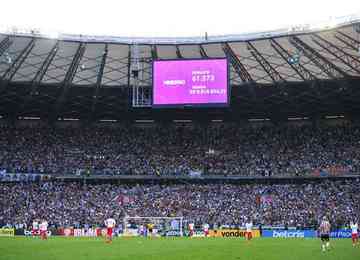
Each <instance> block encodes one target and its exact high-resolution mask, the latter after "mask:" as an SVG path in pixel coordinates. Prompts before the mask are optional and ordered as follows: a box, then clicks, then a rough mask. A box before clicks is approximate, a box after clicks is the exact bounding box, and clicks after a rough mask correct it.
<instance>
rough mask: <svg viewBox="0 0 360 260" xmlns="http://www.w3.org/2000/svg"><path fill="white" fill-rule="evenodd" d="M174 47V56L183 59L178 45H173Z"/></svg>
mask: <svg viewBox="0 0 360 260" xmlns="http://www.w3.org/2000/svg"><path fill="white" fill-rule="evenodd" d="M175 47H176V56H177V57H178V59H183V58H184V57H183V56H182V55H181V51H180V48H179V45H175Z"/></svg>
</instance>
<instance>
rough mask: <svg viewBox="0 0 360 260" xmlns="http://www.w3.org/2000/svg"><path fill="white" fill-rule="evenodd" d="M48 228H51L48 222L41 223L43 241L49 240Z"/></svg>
mask: <svg viewBox="0 0 360 260" xmlns="http://www.w3.org/2000/svg"><path fill="white" fill-rule="evenodd" d="M48 226H49V224H48V223H47V221H46V220H45V219H44V220H43V221H42V222H41V223H40V238H41V239H42V240H46V239H47V229H48Z"/></svg>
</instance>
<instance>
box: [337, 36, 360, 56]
mask: <svg viewBox="0 0 360 260" xmlns="http://www.w3.org/2000/svg"><path fill="white" fill-rule="evenodd" d="M335 38H336V39H338V40H339V41H341V42H342V43H344V44H345V45H346V46H348V47H349V48H351V49H353V50H354V51H359V48H356V46H359V47H360V42H359V41H357V40H355V39H354V38H352V37H351V36H349V35H347V34H346V33H343V32H340V31H336V33H335Z"/></svg>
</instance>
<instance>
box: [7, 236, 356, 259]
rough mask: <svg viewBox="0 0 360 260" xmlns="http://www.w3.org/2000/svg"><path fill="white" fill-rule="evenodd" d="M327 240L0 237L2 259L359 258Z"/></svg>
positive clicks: (346, 244) (344, 242) (347, 243)
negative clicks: (326, 246)
mask: <svg viewBox="0 0 360 260" xmlns="http://www.w3.org/2000/svg"><path fill="white" fill-rule="evenodd" d="M331 243H332V249H331V250H330V251H328V252H321V250H320V241H319V240H318V239H279V238H276V239H272V238H258V239H254V240H252V241H251V242H250V243H247V242H246V241H244V239H239V238H208V239H205V238H193V239H189V238H154V239H146V238H116V239H114V241H113V243H112V244H106V243H104V241H103V240H102V239H99V238H65V237H51V238H50V239H49V240H47V241H41V240H39V239H34V238H31V237H11V238H9V237H0V260H33V259H34V260H35V259H36V260H65V259H66V260H67V259H75V260H103V259H104V260H105V259H109V260H110V259H111V260H112V259H116V260H121V259H131V260H138V259H146V260H148V259H156V260H162V259H163V260H165V259H166V260H182V259H192V260H201V259H216V260H228V259H241V260H248V259H251V260H255V259H258V260H263V259H266V260H297V259H299V260H300V259H301V260H310V259H326V260H332V259H337V260H346V259H353V260H357V259H360V246H359V245H358V246H357V247H355V248H353V246H352V244H351V240H350V239H337V240H332V241H331Z"/></svg>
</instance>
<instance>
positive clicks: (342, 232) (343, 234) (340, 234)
mask: <svg viewBox="0 0 360 260" xmlns="http://www.w3.org/2000/svg"><path fill="white" fill-rule="evenodd" d="M330 237H331V238H351V230H350V229H339V230H335V231H332V232H331V233H330Z"/></svg>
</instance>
